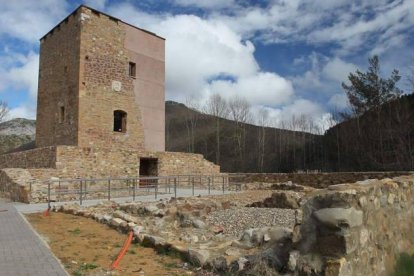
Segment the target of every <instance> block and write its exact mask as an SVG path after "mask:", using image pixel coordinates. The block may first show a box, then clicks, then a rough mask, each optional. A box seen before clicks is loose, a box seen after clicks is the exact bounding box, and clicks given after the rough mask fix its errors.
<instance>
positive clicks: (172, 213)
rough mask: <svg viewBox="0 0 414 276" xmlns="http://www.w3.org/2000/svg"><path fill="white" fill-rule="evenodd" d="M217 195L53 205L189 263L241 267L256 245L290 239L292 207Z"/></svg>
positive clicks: (256, 249)
mask: <svg viewBox="0 0 414 276" xmlns="http://www.w3.org/2000/svg"><path fill="white" fill-rule="evenodd" d="M218 198H220V199H219V200H218V199H215V198H214V197H204V198H191V199H188V198H187V199H184V198H177V199H171V200H160V201H157V202H153V203H140V202H130V203H123V204H117V203H114V202H110V201H106V202H102V203H100V204H98V205H96V206H91V207H81V206H79V205H78V204H71V205H62V206H58V207H54V211H59V212H64V213H70V214H74V215H79V216H85V217H89V218H92V219H95V220H96V221H98V222H100V223H103V224H106V225H108V226H109V227H112V228H114V229H117V230H118V231H122V232H128V231H133V233H134V237H135V241H136V242H139V243H141V244H143V245H144V246H150V247H153V248H155V249H157V250H161V251H165V250H167V251H174V252H176V253H177V254H178V255H180V256H181V257H182V258H183V259H184V260H186V261H188V262H190V263H192V264H193V265H195V266H200V267H204V268H207V269H213V270H215V271H222V272H224V271H228V270H230V269H235V268H237V270H239V269H240V270H241V269H243V268H244V267H245V266H246V263H248V262H251V261H252V260H253V259H252V257H251V256H252V255H255V254H256V252H259V251H260V250H262V249H261V248H266V247H269V246H271V244H274V243H278V242H284V241H285V240H286V239H288V240H289V239H291V236H292V226H293V224H294V222H295V211H294V210H288V209H275V208H269V209H266V208H248V207H242V208H240V207H238V206H237V205H236V204H233V203H231V202H230V201H228V200H226V199H227V198H228V196H222V197H218ZM255 199H256V200H257V197H256V198H255ZM250 203H251V201H250ZM234 225H235V226H234ZM246 231H247V232H246ZM246 233H251V234H250V235H249V234H246Z"/></svg>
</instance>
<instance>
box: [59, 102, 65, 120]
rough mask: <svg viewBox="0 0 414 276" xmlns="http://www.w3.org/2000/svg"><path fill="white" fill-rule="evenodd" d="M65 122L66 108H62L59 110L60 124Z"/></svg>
mask: <svg viewBox="0 0 414 276" xmlns="http://www.w3.org/2000/svg"><path fill="white" fill-rule="evenodd" d="M63 122H65V107H64V106H61V107H60V108H59V123H63Z"/></svg>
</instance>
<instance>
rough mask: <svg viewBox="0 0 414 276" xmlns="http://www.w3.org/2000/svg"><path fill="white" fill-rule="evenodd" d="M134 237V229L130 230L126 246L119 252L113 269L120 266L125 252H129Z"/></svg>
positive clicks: (112, 266)
mask: <svg viewBox="0 0 414 276" xmlns="http://www.w3.org/2000/svg"><path fill="white" fill-rule="evenodd" d="M132 238H133V231H130V232H129V235H128V239H127V240H126V241H125V243H124V246H123V248H122V250H121V252H119V255H118V257H117V258H116V260H115V261H114V262H113V263H112V265H111V269H115V268H117V267H118V265H119V263H120V262H121V260H122V258H123V257H124V255H125V253H126V252H127V250H128V247H129V245H130V244H131V242H132Z"/></svg>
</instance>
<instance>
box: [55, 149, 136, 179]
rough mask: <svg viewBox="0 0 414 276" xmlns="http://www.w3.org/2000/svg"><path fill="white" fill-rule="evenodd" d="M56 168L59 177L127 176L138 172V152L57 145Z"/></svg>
mask: <svg viewBox="0 0 414 276" xmlns="http://www.w3.org/2000/svg"><path fill="white" fill-rule="evenodd" d="M56 160H57V162H56V169H57V170H58V171H59V177H61V178H76V177H83V178H85V177H94V178H106V177H127V176H137V175H138V174H139V152H136V151H126V150H113V149H98V148H81V147H71V146H59V147H58V148H57V152H56Z"/></svg>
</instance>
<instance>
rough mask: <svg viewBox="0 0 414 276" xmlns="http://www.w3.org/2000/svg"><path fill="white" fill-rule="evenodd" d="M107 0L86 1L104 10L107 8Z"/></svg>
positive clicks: (91, 5)
mask: <svg viewBox="0 0 414 276" xmlns="http://www.w3.org/2000/svg"><path fill="white" fill-rule="evenodd" d="M106 2H107V0H84V3H85V4H86V5H87V6H89V7H91V8H93V9H97V10H103V9H104V8H105V5H106Z"/></svg>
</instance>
